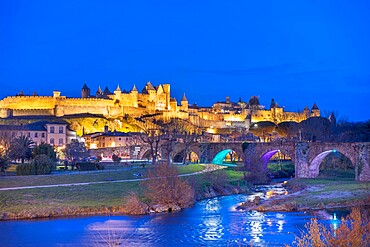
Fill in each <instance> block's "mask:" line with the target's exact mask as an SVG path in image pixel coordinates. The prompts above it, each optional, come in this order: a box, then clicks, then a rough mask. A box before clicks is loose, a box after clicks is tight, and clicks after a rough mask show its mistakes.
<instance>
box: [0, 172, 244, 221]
mask: <svg viewBox="0 0 370 247" xmlns="http://www.w3.org/2000/svg"><path fill="white" fill-rule="evenodd" d="M203 169H204V166H201V165H189V166H179V167H178V172H179V173H180V174H188V173H195V172H198V171H202V170H203ZM136 172H140V173H141V174H143V177H144V178H145V177H146V175H147V173H148V169H146V168H144V169H143V168H133V169H131V170H126V171H103V172H94V173H76V174H68V175H48V176H23V177H1V178H0V188H9V187H21V186H30V185H51V184H67V183H81V182H105V183H101V184H90V185H79V186H68V187H49V188H32V189H21V190H4V191H0V219H20V218H36V217H52V216H62V215H63V216H70V215H84V214H100V213H114V212H123V209H124V208H123V205H124V204H125V197H126V196H128V195H129V194H130V193H132V192H135V193H137V194H138V195H139V197H140V196H141V195H142V191H141V187H140V181H130V182H114V181H116V180H123V179H135V178H137V177H135V176H133V173H136ZM212 173H220V171H214V172H207V173H203V174H196V175H191V176H189V177H184V179H188V180H189V181H190V180H191V183H192V184H194V186H196V187H195V190H196V191H203V189H204V187H206V186H207V185H210V184H215V183H216V182H218V183H220V182H222V183H224V184H223V185H222V186H223V187H225V188H226V187H228V186H229V185H230V186H232V184H238V183H239V182H238V181H240V178H241V176H242V175H241V173H240V172H236V171H234V170H229V169H224V171H222V174H225V176H222V177H223V178H224V179H223V180H219V181H218V180H214V179H213V176H210V174H212ZM219 185H220V186H221V184H219ZM234 192H235V191H234ZM219 194H220V193H216V194H215V195H219ZM209 196H212V195H209Z"/></svg>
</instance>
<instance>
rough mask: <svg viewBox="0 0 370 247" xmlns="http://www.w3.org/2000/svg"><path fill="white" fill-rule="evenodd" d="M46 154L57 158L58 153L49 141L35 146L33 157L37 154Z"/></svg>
mask: <svg viewBox="0 0 370 247" xmlns="http://www.w3.org/2000/svg"><path fill="white" fill-rule="evenodd" d="M40 154H45V155H46V156H48V157H49V158H50V159H51V160H52V161H56V160H57V154H56V152H55V150H54V148H53V147H52V146H51V145H50V144H47V143H41V144H40V145H37V146H35V147H34V148H33V149H32V157H33V158H35V157H36V156H37V155H40Z"/></svg>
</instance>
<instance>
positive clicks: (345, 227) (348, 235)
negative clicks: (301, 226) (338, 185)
mask: <svg viewBox="0 0 370 247" xmlns="http://www.w3.org/2000/svg"><path fill="white" fill-rule="evenodd" d="M306 228H307V231H308V232H307V233H302V235H301V237H297V238H296V240H295V241H294V243H293V246H297V247H305V246H313V247H324V246H327V247H347V246H352V247H364V246H369V245H368V244H369V243H370V221H369V219H368V217H367V216H366V214H364V215H362V214H361V211H360V209H358V208H355V209H353V210H352V212H351V214H350V215H348V216H347V217H346V218H343V219H342V223H341V224H340V226H339V228H337V229H333V228H331V229H327V228H326V227H325V226H324V225H322V224H319V223H318V222H317V220H316V219H313V220H312V221H311V222H310V223H309V224H308V225H307V226H306Z"/></svg>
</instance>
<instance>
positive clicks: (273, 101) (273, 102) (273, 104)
mask: <svg viewBox="0 0 370 247" xmlns="http://www.w3.org/2000/svg"><path fill="white" fill-rule="evenodd" d="M275 105H276V104H275V100H274V99H273V98H272V99H271V103H270V109H272V108H274V107H275Z"/></svg>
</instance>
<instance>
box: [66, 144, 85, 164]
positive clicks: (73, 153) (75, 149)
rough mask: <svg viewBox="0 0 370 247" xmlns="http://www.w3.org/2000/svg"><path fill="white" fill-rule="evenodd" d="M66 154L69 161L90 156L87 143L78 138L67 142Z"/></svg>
mask: <svg viewBox="0 0 370 247" xmlns="http://www.w3.org/2000/svg"><path fill="white" fill-rule="evenodd" d="M64 154H65V156H66V158H67V159H68V160H69V161H72V162H74V163H75V162H77V161H80V160H83V159H84V158H87V157H88V156H89V152H88V150H87V148H86V146H85V143H83V142H79V141H77V140H73V141H72V142H71V143H69V144H67V146H66V148H65V149H64Z"/></svg>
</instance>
